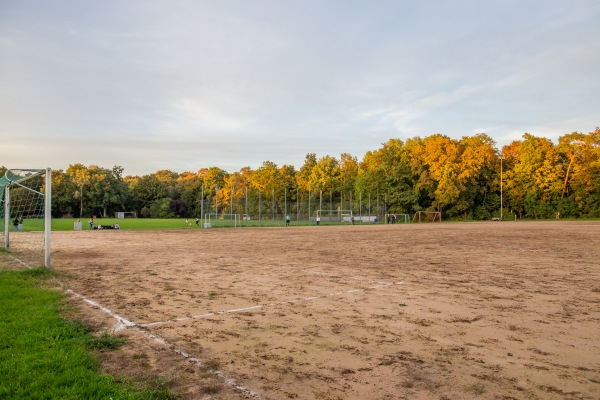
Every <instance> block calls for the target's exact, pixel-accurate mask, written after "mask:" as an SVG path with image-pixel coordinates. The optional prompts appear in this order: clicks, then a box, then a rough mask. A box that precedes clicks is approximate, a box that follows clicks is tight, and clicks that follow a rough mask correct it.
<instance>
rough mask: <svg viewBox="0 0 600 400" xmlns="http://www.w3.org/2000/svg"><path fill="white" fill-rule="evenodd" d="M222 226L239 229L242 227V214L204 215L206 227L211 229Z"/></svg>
mask: <svg viewBox="0 0 600 400" xmlns="http://www.w3.org/2000/svg"><path fill="white" fill-rule="evenodd" d="M217 223H218V224H220V225H221V224H222V225H223V226H231V225H233V227H235V228H236V227H238V226H241V225H240V214H215V213H207V214H204V227H205V228H210V227H212V226H213V225H215V224H217Z"/></svg>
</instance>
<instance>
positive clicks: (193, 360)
mask: <svg viewBox="0 0 600 400" xmlns="http://www.w3.org/2000/svg"><path fill="white" fill-rule="evenodd" d="M52 240H53V249H54V250H53V265H54V269H55V270H56V271H57V272H59V273H61V274H62V276H61V277H60V278H59V280H60V281H61V282H62V284H63V285H64V286H65V287H67V288H69V289H71V290H72V291H73V293H71V295H72V298H73V302H74V304H78V305H79V307H80V308H81V310H82V312H83V314H84V315H85V316H86V318H87V320H88V321H92V322H93V323H94V324H96V325H97V326H101V327H102V329H106V330H110V331H112V332H114V334H117V335H122V336H127V337H128V338H129V340H128V342H127V344H126V345H125V346H124V347H123V348H122V350H120V351H118V352H116V353H115V352H113V353H111V354H110V355H107V356H106V361H107V368H108V370H109V371H111V372H113V373H116V374H125V375H127V374H134V375H135V374H143V373H147V374H149V375H152V374H154V375H155V376H161V377H162V379H164V381H165V383H166V385H167V386H168V387H170V388H172V389H173V390H174V391H176V392H177V393H179V394H180V395H181V397H182V398H183V399H244V398H256V399H290V398H291V399H293V398H297V399H600V222H598V221H596V222H517V223H515V222H485V223H442V224H408V225H403V224H396V225H376V226H370V225H369V226H367V225H362V226H359V225H355V226H319V227H317V226H312V227H278V228H242V229H186V230H184V229H182V230H170V231H125V230H123V231H79V232H56V233H53V239H52ZM78 295H79V296H83V298H85V299H87V300H88V301H87V302H86V301H84V300H83V299H82V298H81V297H78ZM91 302H93V304H92V303H91ZM100 307H103V308H104V309H101V308H100ZM107 313H112V316H111V315H110V314H107ZM119 317H120V318H122V319H123V320H122V321H120V322H119V321H118V320H117V319H115V318H119Z"/></svg>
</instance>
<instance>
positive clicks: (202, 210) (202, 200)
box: [200, 183, 206, 227]
mask: <svg viewBox="0 0 600 400" xmlns="http://www.w3.org/2000/svg"><path fill="white" fill-rule="evenodd" d="M200 219H201V220H202V227H204V222H206V216H205V215H204V183H202V198H201V199H200Z"/></svg>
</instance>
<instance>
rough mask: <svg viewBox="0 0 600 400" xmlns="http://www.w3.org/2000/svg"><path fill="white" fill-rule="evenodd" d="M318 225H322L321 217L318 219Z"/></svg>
mask: <svg viewBox="0 0 600 400" xmlns="http://www.w3.org/2000/svg"><path fill="white" fill-rule="evenodd" d="M317 225H321V217H317Z"/></svg>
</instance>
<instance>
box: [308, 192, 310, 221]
mask: <svg viewBox="0 0 600 400" xmlns="http://www.w3.org/2000/svg"><path fill="white" fill-rule="evenodd" d="M308 220H309V221H310V189H308Z"/></svg>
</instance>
